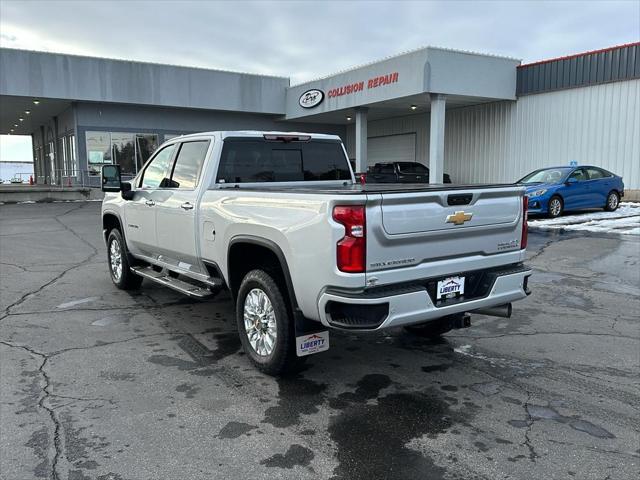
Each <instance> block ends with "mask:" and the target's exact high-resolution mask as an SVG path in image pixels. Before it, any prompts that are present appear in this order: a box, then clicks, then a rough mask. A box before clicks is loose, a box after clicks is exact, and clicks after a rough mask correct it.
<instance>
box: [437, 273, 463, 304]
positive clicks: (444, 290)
mask: <svg viewBox="0 0 640 480" xmlns="http://www.w3.org/2000/svg"><path fill="white" fill-rule="evenodd" d="M459 295H464V277H449V278H445V279H444V280H440V281H439V282H438V286H437V290H436V300H440V299H442V298H455V297H457V296H459Z"/></svg>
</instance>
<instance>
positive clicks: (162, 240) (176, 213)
mask: <svg viewBox="0 0 640 480" xmlns="http://www.w3.org/2000/svg"><path fill="white" fill-rule="evenodd" d="M209 145H210V140H206V139H205V140H190V141H185V142H182V143H180V144H178V146H177V148H178V151H177V154H176V156H175V162H174V163H173V165H172V168H171V174H170V176H169V178H168V180H167V182H166V184H165V185H164V188H163V192H164V195H163V201H162V202H161V203H158V204H157V205H156V212H157V218H156V232H157V245H158V252H159V253H160V255H161V258H160V260H162V261H163V262H165V263H169V264H171V265H174V266H176V267H178V268H180V269H183V270H188V271H192V272H196V273H204V272H201V268H200V262H199V261H198V258H199V252H198V235H199V232H197V231H196V226H197V215H198V208H197V206H198V192H199V189H198V188H197V187H198V184H199V181H200V177H201V174H202V169H203V166H204V161H205V157H206V155H207V151H208V150H209Z"/></svg>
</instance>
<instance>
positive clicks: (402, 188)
mask: <svg viewBox="0 0 640 480" xmlns="http://www.w3.org/2000/svg"><path fill="white" fill-rule="evenodd" d="M514 186H515V185H514V184H512V183H485V184H481V183H478V184H451V183H430V184H424V183H365V184H364V185H363V184H360V183H350V182H349V183H346V182H345V183H344V184H342V185H332V186H326V185H273V186H272V185H268V184H266V185H261V186H242V185H238V186H228V187H227V186H225V187H223V189H227V188H234V189H242V190H252V191H261V192H274V193H275V192H280V193H316V194H320V195H356V194H362V193H365V194H366V193H371V194H374V193H375V194H381V193H406V192H436V191H443V190H446V191H455V190H482V189H488V188H505V187H514Z"/></svg>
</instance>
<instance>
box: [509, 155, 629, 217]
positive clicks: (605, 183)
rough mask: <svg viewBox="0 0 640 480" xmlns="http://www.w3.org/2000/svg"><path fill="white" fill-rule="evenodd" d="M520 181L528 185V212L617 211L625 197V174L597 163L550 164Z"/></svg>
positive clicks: (552, 215) (552, 213) (556, 214)
mask: <svg viewBox="0 0 640 480" xmlns="http://www.w3.org/2000/svg"><path fill="white" fill-rule="evenodd" d="M517 183H520V184H523V185H525V186H526V187H527V197H529V213H534V214H535V213H539V214H546V215H548V216H549V217H559V216H560V215H562V212H564V211H569V210H580V209H585V208H604V209H605V210H608V211H610V212H611V211H614V210H616V209H617V208H618V205H620V199H621V198H622V197H623V196H624V183H623V181H622V177H619V176H618V175H615V174H613V173H611V172H609V171H607V170H605V169H603V168H600V167H594V166H589V165H586V166H580V167H551V168H542V169H540V170H536V171H534V172H531V173H530V174H529V175H527V176H525V177H523V178H521V179H520V180H518V182H517Z"/></svg>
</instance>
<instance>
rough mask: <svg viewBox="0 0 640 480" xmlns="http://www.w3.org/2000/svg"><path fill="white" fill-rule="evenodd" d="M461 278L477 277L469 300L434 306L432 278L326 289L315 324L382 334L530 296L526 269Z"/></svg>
mask: <svg viewBox="0 0 640 480" xmlns="http://www.w3.org/2000/svg"><path fill="white" fill-rule="evenodd" d="M464 275H466V276H471V275H478V276H479V277H480V280H478V288H476V289H475V290H476V295H475V297H473V296H472V298H468V299H454V300H445V301H439V302H435V301H434V298H435V297H434V296H433V292H431V293H430V288H432V287H431V284H432V283H433V282H434V281H435V280H433V279H425V280H424V281H421V282H416V283H411V284H404V285H392V286H386V287H379V288H376V289H371V290H368V291H362V292H359V293H352V292H347V291H340V290H337V289H333V290H332V289H328V290H326V291H325V292H324V293H323V294H322V295H320V299H319V301H318V306H319V312H320V321H321V322H322V324H323V325H325V326H327V327H332V328H340V329H346V330H365V331H366V330H382V329H385V328H390V327H398V326H404V325H412V324H416V323H422V322H425V321H429V320H435V319H438V318H442V317H444V316H447V315H452V314H457V313H465V312H471V311H473V310H476V309H479V308H487V307H494V306H498V305H504V304H506V303H510V302H514V301H516V300H520V299H522V298H525V297H526V296H527V295H528V294H529V293H530V292H529V291H528V287H527V282H528V277H529V276H530V275H531V270H530V269H529V268H527V267H525V266H523V265H521V264H520V265H515V266H514V265H510V266H508V267H501V268H495V269H490V270H486V271H482V272H468V273H465V274H464ZM436 280H437V279H436ZM472 295H473V294H472Z"/></svg>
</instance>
